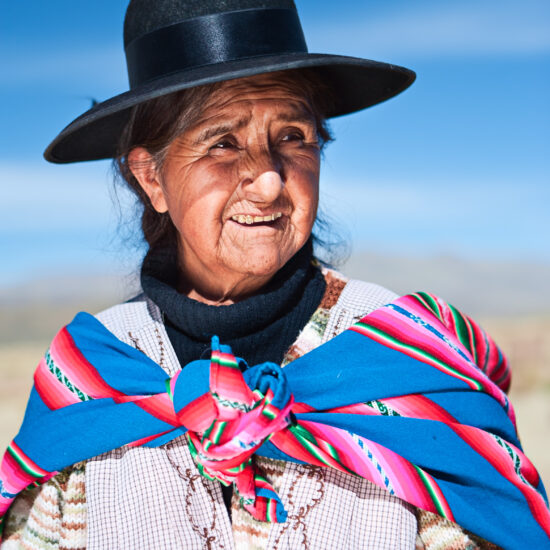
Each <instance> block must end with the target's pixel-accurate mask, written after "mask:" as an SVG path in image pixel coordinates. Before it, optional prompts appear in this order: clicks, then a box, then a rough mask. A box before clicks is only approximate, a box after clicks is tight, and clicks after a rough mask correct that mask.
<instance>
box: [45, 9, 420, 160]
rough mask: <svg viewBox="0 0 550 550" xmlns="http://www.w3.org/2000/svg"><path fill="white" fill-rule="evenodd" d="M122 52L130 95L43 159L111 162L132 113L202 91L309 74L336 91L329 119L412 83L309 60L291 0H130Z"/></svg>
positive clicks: (386, 69)
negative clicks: (280, 74) (245, 80)
mask: <svg viewBox="0 0 550 550" xmlns="http://www.w3.org/2000/svg"><path fill="white" fill-rule="evenodd" d="M124 48H125V51H126V62H127V66H128V76H129V80H130V90H129V91H128V92H125V93H123V94H120V95H117V96H115V97H113V98H111V99H108V100H107V101H104V102H103V103H98V104H97V105H94V106H93V107H92V108H91V109H90V110H89V111H87V112H85V113H84V114H83V115H81V116H80V117H78V118H77V119H76V120H74V121H73V122H71V124H69V125H68V126H67V127H66V128H65V129H64V130H63V131H62V132H61V133H60V134H59V135H58V136H57V137H56V138H55V139H54V140H53V141H52V143H51V144H50V145H49V146H48V148H47V149H46V151H45V153H44V157H45V158H46V160H49V161H50V162H56V163H66V162H78V161H84V160H98V159H104V158H111V157H114V156H116V154H117V143H118V139H119V137H120V135H121V133H122V130H123V128H124V126H125V125H126V122H127V121H128V117H129V115H130V111H131V108H132V107H134V106H135V105H138V104H139V103H142V102H144V101H147V100H149V99H153V98H156V97H159V96H162V95H165V94H169V93H172V92H176V91H178V90H183V89H185V88H192V87H194V86H200V85H202V84H210V83H212V82H220V81H223V80H230V79H233V78H241V77H246V76H252V75H257V74H262V73H269V72H274V71H282V70H290V69H303V68H309V69H311V70H314V71H315V72H316V73H318V74H319V77H320V78H321V79H322V81H323V82H324V83H325V84H326V85H327V87H328V88H329V89H331V90H332V91H333V96H334V101H333V102H332V103H333V107H332V109H331V110H330V112H327V113H325V115H326V116H327V117H335V116H339V115H345V114H348V113H351V112H354V111H358V110H360V109H364V108H365V107H369V106H371V105H375V104H376V103H380V102H381V101H384V100H386V99H389V98H390V97H393V96H394V95H397V94H398V93H400V92H402V91H403V90H404V89H405V88H407V87H408V86H410V84H412V82H413V81H414V78H415V74H414V73H413V72H412V71H410V70H408V69H405V68H403V67H398V66H395V65H389V64H387V63H379V62H376V61H371V60H368V59H359V58H356V57H344V56H339V55H325V54H314V53H308V50H307V45H306V42H305V39H304V35H303V32H302V27H301V25H300V20H299V18H298V13H297V11H296V6H295V5H294V1H293V0H131V1H130V4H129V6H128V9H127V11H126V18H125V20H124Z"/></svg>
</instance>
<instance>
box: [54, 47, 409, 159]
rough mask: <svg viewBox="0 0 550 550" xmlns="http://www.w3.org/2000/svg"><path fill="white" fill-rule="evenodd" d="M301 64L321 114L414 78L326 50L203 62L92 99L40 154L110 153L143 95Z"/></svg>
mask: <svg viewBox="0 0 550 550" xmlns="http://www.w3.org/2000/svg"><path fill="white" fill-rule="evenodd" d="M304 68H309V69H313V70H315V71H316V72H317V73H319V76H320V77H321V79H322V81H323V82H324V83H325V84H326V86H327V87H328V89H329V90H332V92H333V102H332V108H331V109H330V111H329V112H327V113H325V115H326V117H327V118H332V117H337V116H341V115H346V114H349V113H353V112H355V111H359V110H361V109H365V108H366V107H370V106H372V105H376V104H377V103H381V102H382V101H385V100H387V99H389V98H391V97H393V96H395V95H397V94H399V93H400V92H402V91H403V90H405V89H406V88H408V87H409V86H410V85H411V84H412V83H413V82H414V79H415V73H414V72H413V71H411V70H409V69H406V68H404V67H399V66H397V65H390V64H388V63H381V62H377V61H371V60H369V59H360V58H356V57H346V56H338V55H326V54H309V53H290V54H278V55H272V56H258V57H253V58H248V59H240V60H237V61H230V62H224V63H214V64H210V65H204V66H200V67H195V68H192V69H189V70H182V71H178V72H176V73H173V74H169V75H167V76H163V77H161V78H157V79H155V80H152V81H150V82H148V83H146V84H142V85H140V86H137V87H135V88H133V89H131V90H130V91H128V92H124V93H122V94H120V95H117V96H115V97H112V98H111V99H108V100H106V101H104V102H102V103H98V104H97V105H95V106H94V107H92V108H91V109H90V110H89V111H87V112H85V113H84V114H83V115H81V116H79V117H78V118H77V119H75V120H74V121H73V122H71V123H70V124H69V125H68V126H67V127H66V128H65V129H64V130H62V131H61V132H60V133H59V135H58V136H57V137H56V138H55V139H54V140H53V141H52V142H51V143H50V145H49V146H48V148H47V149H46V151H45V152H44V157H45V159H46V160H48V161H50V162H54V163H60V164H62V163H70V162H80V161H88V160H100V159H108V158H113V157H116V156H117V154H118V151H117V149H118V141H119V138H120V136H121V134H122V131H123V129H124V127H125V125H126V123H127V121H128V118H129V116H130V112H131V109H132V107H134V106H136V105H138V104H140V103H143V102H144V101H148V100H150V99H154V98H157V97H160V96H163V95H166V94H170V93H172V92H177V91H179V90H184V89H186V88H193V87H195V86H201V85H204V84H211V83H214V82H221V81H224V80H231V79H235V78H243V77H247V76H254V75H258V74H264V73H270V72H276V71H283V70H285V71H286V70H296V69H304Z"/></svg>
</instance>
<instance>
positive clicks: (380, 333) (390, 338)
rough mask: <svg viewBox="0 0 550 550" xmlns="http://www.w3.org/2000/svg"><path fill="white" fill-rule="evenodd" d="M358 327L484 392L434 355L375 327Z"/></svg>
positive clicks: (475, 383)
mask: <svg viewBox="0 0 550 550" xmlns="http://www.w3.org/2000/svg"><path fill="white" fill-rule="evenodd" d="M356 324H357V325H359V326H361V327H363V328H364V329H365V330H366V331H367V332H372V333H374V334H377V335H378V336H380V337H381V338H382V339H383V340H387V341H388V342H391V343H393V344H396V345H397V346H398V347H401V348H404V349H408V350H412V351H415V352H417V354H418V355H420V356H421V357H426V358H428V359H430V360H431V361H433V362H434V363H436V364H437V365H439V366H441V367H443V368H444V369H445V370H447V371H450V372H452V373H455V374H456V375H457V377H459V378H462V379H466V380H470V381H471V382H472V384H474V386H475V387H476V388H477V389H478V390H482V389H483V388H482V386H481V384H480V383H479V382H478V381H477V380H474V379H473V378H470V377H469V376H467V375H465V374H462V373H461V372H459V371H458V370H457V369H455V368H454V367H451V366H450V365H447V364H446V363H444V362H443V361H441V360H439V359H437V358H436V357H434V356H433V355H430V354H429V353H427V352H425V351H424V350H422V349H420V348H417V347H414V346H411V345H409V344H405V343H404V342H401V341H400V340H397V338H394V337H393V336H390V335H389V334H387V333H386V332H384V331H382V330H380V329H377V328H375V327H371V326H370V325H366V324H364V323H360V322H359V323H356Z"/></svg>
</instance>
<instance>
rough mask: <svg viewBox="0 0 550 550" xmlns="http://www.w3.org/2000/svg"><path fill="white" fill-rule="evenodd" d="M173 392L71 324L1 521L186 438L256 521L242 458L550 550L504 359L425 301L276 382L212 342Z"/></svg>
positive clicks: (37, 389)
mask: <svg viewBox="0 0 550 550" xmlns="http://www.w3.org/2000/svg"><path fill="white" fill-rule="evenodd" d="M212 348H213V349H212V357H211V360H210V361H205V360H200V361H193V362H192V363H189V364H188V365H186V366H185V368H184V369H182V370H181V371H179V372H178V373H177V374H176V375H175V376H173V377H172V378H169V379H167V377H166V376H167V375H166V373H165V371H164V370H163V369H162V368H161V367H160V366H159V365H157V364H156V363H155V362H154V361H152V360H151V359H149V358H148V357H147V356H145V355H144V354H143V353H142V352H140V351H138V350H136V349H134V348H132V347H131V346H129V345H127V344H125V343H123V342H121V341H120V340H118V339H117V338H116V337H115V336H114V335H113V334H112V333H110V332H109V331H108V330H107V329H106V328H105V327H104V326H103V325H102V324H101V323H100V322H99V321H98V320H97V319H95V318H94V317H92V316H91V315H89V314H86V313H80V314H78V315H77V316H76V318H75V319H74V321H73V322H72V323H70V324H69V325H68V326H67V327H65V328H64V329H62V330H61V331H60V332H59V334H58V335H57V336H56V337H55V339H54V340H53V342H52V344H51V347H50V348H49V350H48V351H47V353H46V355H45V358H44V359H43V360H42V361H41V362H40V364H39V365H38V368H37V370H36V373H35V376H34V387H33V389H32V392H31V396H30V400H29V403H28V407H27V411H26V414H25V418H24V421H23V425H22V428H21V430H20V432H19V434H18V435H17V436H16V438H15V439H14V440H13V442H12V443H11V444H10V446H9V447H8V450H7V452H6V454H5V455H4V458H3V461H2V464H1V467H0V514H2V515H3V514H5V512H6V511H7V510H8V508H9V506H10V504H11V503H12V501H13V499H14V498H15V497H16V495H17V494H18V493H19V492H20V491H22V490H23V489H25V488H26V487H29V486H33V485H36V484H41V483H44V482H45V481H47V480H48V479H49V478H51V477H52V476H53V475H55V474H56V473H57V472H59V471H60V470H61V469H63V468H65V467H67V466H69V465H71V464H74V463H75V462H78V461H81V460H85V459H87V458H90V457H92V456H96V455H99V454H101V453H104V452H107V451H110V450H112V449H115V448H117V447H121V446H123V445H147V446H159V445H162V444H164V443H166V442H168V441H170V440H172V439H174V438H175V437H177V436H180V435H182V434H186V437H187V439H188V443H189V449H190V451H191V454H192V455H193V457H194V459H195V461H196V463H197V466H198V468H199V470H200V471H201V472H202V473H203V475H205V476H207V477H209V478H211V479H219V480H220V481H221V482H222V483H226V484H229V483H233V484H234V487H235V490H236V491H237V493H238V495H239V497H240V499H241V503H242V505H243V506H244V507H245V508H246V509H247V510H248V511H249V512H250V513H251V514H252V515H253V516H254V517H255V518H257V519H259V520H263V521H279V522H282V521H285V518H286V512H285V510H284V506H283V503H282V501H281V500H280V498H279V496H278V495H277V494H276V492H275V491H274V489H273V487H272V486H271V485H270V483H269V482H268V480H266V479H265V478H263V477H262V476H261V475H259V473H258V472H257V471H256V469H255V467H254V462H253V454H259V455H262V456H266V457H270V458H274V459H283V460H288V461H294V462H301V463H306V464H312V465H315V466H325V467H331V468H336V469H337V470H340V471H342V472H346V473H349V474H350V475H352V474H353V475H359V476H361V477H363V478H365V479H368V480H370V481H371V482H373V483H376V484H377V485H380V486H382V487H384V488H385V489H386V490H388V491H389V492H390V493H391V494H392V495H395V496H397V497H399V498H401V499H403V500H405V501H407V502H409V503H411V504H412V505H414V506H417V507H419V508H422V509H424V510H428V511H430V512H434V513H437V514H440V515H442V516H444V517H446V518H448V519H449V520H451V521H453V522H456V523H458V524H460V525H461V526H463V527H464V528H466V529H468V530H470V531H472V532H473V533H476V534H477V535H479V536H481V537H483V538H485V539H487V540H489V541H491V542H494V543H495V544H497V545H499V546H501V547H503V548H513V549H514V550H516V549H518V548H543V547H547V545H548V542H549V535H550V514H549V511H548V505H547V501H546V494H545V492H544V488H543V486H542V483H541V480H540V478H539V476H538V474H537V471H536V470H535V468H534V467H533V465H532V464H531V462H529V460H528V459H527V458H526V457H525V455H524V454H523V452H522V450H521V446H520V443H519V441H518V437H517V433H516V428H515V420H514V413H513V409H512V407H511V406H510V404H509V403H508V400H507V398H506V395H505V394H504V392H503V390H506V389H507V388H508V385H509V373H508V369H507V364H506V360H505V358H504V356H503V355H502V353H501V352H500V351H499V349H498V348H497V347H496V345H495V344H494V342H493V341H492V340H491V339H490V338H489V337H488V336H487V335H486V334H485V332H483V330H482V329H481V328H480V327H479V326H477V325H476V324H475V323H474V322H473V321H471V319H469V318H467V317H466V316H464V315H462V314H461V313H460V312H458V311H457V310H456V309H454V308H453V307H452V306H450V305H448V304H446V303H445V302H443V301H442V300H440V299H438V298H436V297H435V296H432V295H429V294H426V293H417V294H411V295H408V296H404V297H401V298H399V299H397V300H395V301H394V302H392V303H390V304H388V305H386V306H384V307H382V308H379V309H377V310H375V311H373V312H372V313H370V314H369V315H367V316H366V317H364V318H363V319H361V321H359V322H358V323H356V324H355V325H353V326H352V327H350V328H349V329H348V330H346V331H344V332H343V333H342V334H340V335H339V336H336V337H335V338H333V339H332V340H330V341H329V342H327V343H325V344H323V345H322V346H320V347H318V348H316V349H315V350H313V351H311V352H310V353H308V354H306V355H304V356H302V357H301V358H299V359H296V360H295V361H293V362H292V363H290V364H289V365H288V366H286V367H285V368H284V369H281V368H280V367H279V366H278V365H275V364H273V363H264V364H262V365H257V366H254V367H250V368H248V366H247V365H246V363H245V362H244V361H243V360H238V359H236V358H235V357H234V356H233V355H232V353H231V350H230V349H229V348H228V347H227V346H222V345H219V343H218V341H217V339H216V338H213V341H212Z"/></svg>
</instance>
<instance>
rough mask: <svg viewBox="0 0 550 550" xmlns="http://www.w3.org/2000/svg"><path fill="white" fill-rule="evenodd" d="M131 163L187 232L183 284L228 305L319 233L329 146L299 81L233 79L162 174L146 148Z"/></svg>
mask: <svg viewBox="0 0 550 550" xmlns="http://www.w3.org/2000/svg"><path fill="white" fill-rule="evenodd" d="M128 160H129V164H130V168H131V169H132V171H133V173H134V175H135V176H136V178H137V180H138V181H139V183H140V185H141V186H142V187H143V189H144V190H145V191H146V193H147V194H148V196H149V198H150V199H151V202H152V204H153V206H154V208H155V209H156V210H157V211H158V212H168V213H169V215H170V217H171V219H172V221H173V223H174V225H175V227H176V228H177V231H178V233H179V258H180V268H181V281H180V290H181V291H182V292H184V293H186V294H187V295H188V296H189V297H190V298H193V299H196V300H199V301H202V302H205V303H209V304H220V305H221V304H231V303H234V302H236V301H238V300H240V299H242V298H244V297H247V296H250V295H252V294H254V293H256V292H258V290H259V289H261V288H262V287H263V286H264V285H265V284H266V283H267V282H268V281H269V280H270V279H271V278H272V277H273V275H274V274H275V273H276V272H277V271H278V270H279V269H280V268H281V267H282V266H283V265H285V263H286V262H287V261H288V260H289V259H290V258H291V257H292V256H293V255H294V254H295V253H296V252H297V251H298V250H299V249H300V248H301V247H302V246H303V245H304V244H305V243H306V241H307V240H308V238H309V236H310V234H311V230H312V227H313V223H314V221H315V216H316V213H317V204H318V194H319V166H320V147H319V141H318V132H317V127H316V123H315V119H314V116H313V114H312V110H311V107H310V105H309V103H308V102H307V100H306V99H305V98H304V97H302V94H300V93H299V91H298V90H297V89H296V86H293V85H292V83H291V82H286V81H285V80H281V79H280V78H279V79H276V78H274V77H273V76H270V75H261V76H257V77H251V78H246V79H238V80H233V81H228V82H226V83H224V85H223V86H222V87H220V88H219V89H218V90H216V91H215V92H214V93H213V94H212V95H211V96H210V98H209V100H208V101H207V102H206V104H205V105H204V107H203V110H202V116H201V117H200V118H199V122H198V123H197V124H195V125H194V126H192V127H191V128H189V129H188V130H186V131H185V132H184V133H183V134H181V135H180V136H179V137H178V138H177V139H175V140H174V141H173V142H172V143H171V144H170V146H169V149H168V152H167V156H166V159H165V162H164V163H163V166H162V169H161V170H159V169H157V167H156V166H155V165H154V163H153V161H152V158H151V156H150V155H149V153H148V152H147V151H146V150H145V149H143V148H136V149H133V150H132V151H131V153H130V155H129V157H128ZM249 216H250V217H249ZM258 216H259V217H261V218H262V220H261V221H258V222H257V223H254V224H252V225H250V224H247V223H246V220H247V219H248V221H250V220H251V219H252V220H254V218H255V217H258ZM247 217H249V218H247ZM265 217H275V218H276V219H275V220H271V219H269V220H267V221H266V220H265ZM256 219H258V218H256Z"/></svg>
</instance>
